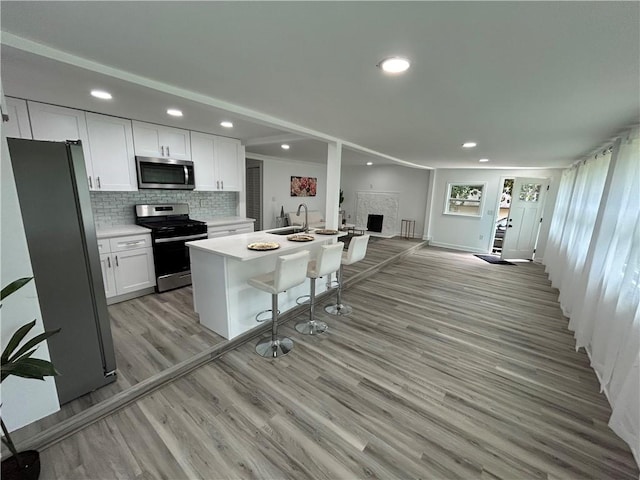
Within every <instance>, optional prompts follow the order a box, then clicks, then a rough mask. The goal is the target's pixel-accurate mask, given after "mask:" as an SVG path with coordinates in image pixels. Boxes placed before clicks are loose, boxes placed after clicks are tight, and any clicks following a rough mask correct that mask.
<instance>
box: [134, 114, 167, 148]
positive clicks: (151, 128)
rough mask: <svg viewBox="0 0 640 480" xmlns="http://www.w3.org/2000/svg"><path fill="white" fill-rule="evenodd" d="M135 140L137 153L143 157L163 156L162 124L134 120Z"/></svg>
mask: <svg viewBox="0 0 640 480" xmlns="http://www.w3.org/2000/svg"><path fill="white" fill-rule="evenodd" d="M133 141H134V144H135V152H136V155H140V156H142V157H163V156H165V155H164V154H163V153H164V152H162V150H161V149H160V146H161V143H160V126H159V125H152V124H150V123H143V122H136V121H133Z"/></svg>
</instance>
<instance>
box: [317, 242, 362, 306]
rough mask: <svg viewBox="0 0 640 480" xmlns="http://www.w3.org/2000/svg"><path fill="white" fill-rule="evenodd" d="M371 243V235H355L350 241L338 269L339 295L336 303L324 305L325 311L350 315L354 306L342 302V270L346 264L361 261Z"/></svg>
mask: <svg viewBox="0 0 640 480" xmlns="http://www.w3.org/2000/svg"><path fill="white" fill-rule="evenodd" d="M368 243H369V235H362V236H358V237H353V238H352V239H351V242H350V243H349V248H348V249H347V252H346V253H343V254H342V261H341V262H340V270H338V295H337V299H336V303H334V304H333V305H327V306H326V307H324V311H325V312H327V313H328V314H330V315H349V314H350V313H351V311H352V310H353V308H352V307H351V305H345V304H343V303H342V300H341V294H342V271H343V267H344V266H345V265H351V264H353V263H356V262H359V261H360V260H362V259H363V258H364V256H365V255H366V254H367V244H368Z"/></svg>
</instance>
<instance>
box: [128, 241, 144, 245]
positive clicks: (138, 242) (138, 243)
mask: <svg viewBox="0 0 640 480" xmlns="http://www.w3.org/2000/svg"><path fill="white" fill-rule="evenodd" d="M141 243H144V240H136V241H135V242H124V244H125V245H140V244H141Z"/></svg>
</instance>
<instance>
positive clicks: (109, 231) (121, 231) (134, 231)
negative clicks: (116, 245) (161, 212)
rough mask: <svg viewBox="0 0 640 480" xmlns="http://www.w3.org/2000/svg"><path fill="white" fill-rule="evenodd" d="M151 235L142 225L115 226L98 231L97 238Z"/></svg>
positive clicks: (98, 229)
mask: <svg viewBox="0 0 640 480" xmlns="http://www.w3.org/2000/svg"><path fill="white" fill-rule="evenodd" d="M145 233H151V230H149V229H148V228H145V227H141V226H140V225H115V226H113V227H102V228H97V229H96V238H97V239H98V240H102V239H105V238H113V237H125V236H127V235H141V234H145Z"/></svg>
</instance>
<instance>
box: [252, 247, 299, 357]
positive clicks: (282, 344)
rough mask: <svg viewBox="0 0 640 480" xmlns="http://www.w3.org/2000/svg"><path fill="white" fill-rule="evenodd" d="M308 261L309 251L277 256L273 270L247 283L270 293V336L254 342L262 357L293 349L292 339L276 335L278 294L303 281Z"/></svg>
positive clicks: (281, 353) (280, 353) (257, 351)
mask: <svg viewBox="0 0 640 480" xmlns="http://www.w3.org/2000/svg"><path fill="white" fill-rule="evenodd" d="M308 262H309V251H308V250H303V251H301V252H297V253H292V254H290V255H283V256H281V257H278V260H277V261H276V269H275V270H274V271H273V272H269V273H265V274H263V275H258V276H257V277H252V278H250V279H249V280H247V283H249V285H251V286H252V287H254V288H257V289H258V290H262V291H263V292H267V293H270V294H271V322H272V325H271V338H263V339H261V340H260V341H259V342H258V343H257V344H256V353H257V354H258V355H260V356H262V357H270V358H276V357H281V356H283V355H286V354H287V353H289V352H290V351H291V349H293V340H291V339H290V338H289V337H281V336H278V294H279V293H281V292H284V291H285V290H287V289H288V288H291V287H295V286H296V285H300V284H301V283H304V281H305V278H306V272H307V263H308Z"/></svg>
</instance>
